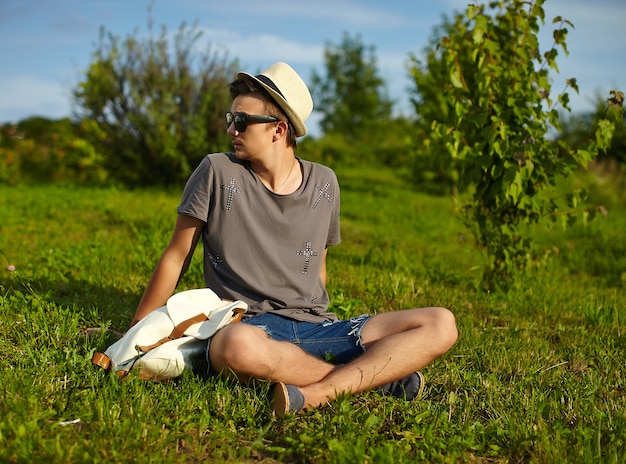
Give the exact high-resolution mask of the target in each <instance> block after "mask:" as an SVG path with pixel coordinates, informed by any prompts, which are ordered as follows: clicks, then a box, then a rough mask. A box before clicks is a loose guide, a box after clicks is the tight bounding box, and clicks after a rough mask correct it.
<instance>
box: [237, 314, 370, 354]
mask: <svg viewBox="0 0 626 464" xmlns="http://www.w3.org/2000/svg"><path fill="white" fill-rule="evenodd" d="M369 318H370V316H369V315H367V314H364V315H362V316H358V317H353V318H351V319H350V320H347V321H326V322H322V323H311V322H301V321H294V320H291V319H287V318H284V317H281V316H278V315H276V314H271V313H265V314H260V315H258V316H252V317H248V318H245V319H243V320H242V321H241V323H242V324H249V325H255V326H257V327H260V328H261V329H263V330H264V331H265V333H267V335H268V336H269V337H270V338H271V339H273V340H277V341H287V342H291V343H293V344H295V345H297V346H299V347H300V348H302V349H303V350H304V351H306V352H307V353H309V354H311V355H313V356H316V357H318V358H321V359H324V360H326V361H328V362H331V363H334V364H345V363H347V362H350V361H352V360H353V359H354V358H356V357H357V356H359V355H360V354H362V353H363V352H364V351H365V347H364V346H363V343H362V342H361V331H362V330H363V327H364V326H365V323H366V322H367V321H368V320H369Z"/></svg>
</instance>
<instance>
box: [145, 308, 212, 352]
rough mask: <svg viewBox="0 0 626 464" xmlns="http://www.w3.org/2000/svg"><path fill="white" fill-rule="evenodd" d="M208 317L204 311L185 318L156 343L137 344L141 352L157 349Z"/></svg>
mask: <svg viewBox="0 0 626 464" xmlns="http://www.w3.org/2000/svg"><path fill="white" fill-rule="evenodd" d="M207 319H209V317H208V316H207V315H206V314H204V313H200V314H196V315H195V316H193V317H190V318H189V319H186V320H184V321H183V322H181V323H180V324H178V325H177V326H176V327H174V330H172V333H171V334H169V335H168V336H167V337H163V338H162V339H161V340H159V341H158V342H156V343H153V344H152V345H137V348H138V349H139V350H140V351H141V352H143V353H147V352H148V351H150V350H153V349H155V348H156V347H157V346H161V345H162V344H163V343H167V342H170V341H172V340H176V339H178V338H180V337H182V336H183V335H184V334H185V331H186V330H187V329H188V328H189V327H191V326H192V325H194V324H197V323H199V322H204V321H206V320H207Z"/></svg>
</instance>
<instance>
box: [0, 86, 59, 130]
mask: <svg viewBox="0 0 626 464" xmlns="http://www.w3.org/2000/svg"><path fill="white" fill-rule="evenodd" d="M0 102H1V103H0V123H4V122H16V121H19V120H21V119H24V118H27V117H29V116H36V115H42V116H45V117H49V118H61V117H66V116H69V115H70V112H71V109H70V107H71V105H70V98H69V95H68V92H67V91H65V90H64V89H63V87H62V86H61V84H59V83H58V82H54V81H51V80H46V79H41V78H37V77H34V76H32V75H11V76H2V77H0Z"/></svg>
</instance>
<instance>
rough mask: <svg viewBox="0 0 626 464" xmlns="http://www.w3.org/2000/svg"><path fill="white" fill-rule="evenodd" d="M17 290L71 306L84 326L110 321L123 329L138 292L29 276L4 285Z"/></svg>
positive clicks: (117, 327) (136, 302)
mask: <svg viewBox="0 0 626 464" xmlns="http://www.w3.org/2000/svg"><path fill="white" fill-rule="evenodd" d="M7 287H8V288H12V289H13V290H15V291H18V292H21V293H34V294H35V295H36V296H37V297H38V298H39V299H41V300H42V301H45V302H48V303H53V304H55V305H57V306H65V307H73V308H76V310H78V311H81V312H82V318H83V320H84V323H85V324H86V327H87V326H100V325H102V324H105V323H107V322H109V321H110V323H111V328H112V329H114V330H118V331H125V330H126V328H128V324H129V323H130V320H131V318H132V317H133V315H134V313H135V309H136V307H137V304H138V303H139V299H140V298H141V293H140V292H133V291H130V290H124V289H120V288H116V287H112V286H103V285H99V284H95V283H94V282H90V281H87V280H82V279H74V278H71V277H70V278H69V279H65V280H63V281H56V280H49V279H42V278H39V279H32V280H29V281H28V282H15V283H13V284H11V285H8V286H7Z"/></svg>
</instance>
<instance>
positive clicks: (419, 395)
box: [411, 371, 426, 401]
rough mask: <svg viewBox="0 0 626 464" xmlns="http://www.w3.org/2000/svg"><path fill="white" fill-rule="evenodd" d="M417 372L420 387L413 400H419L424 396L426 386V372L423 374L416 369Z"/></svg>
mask: <svg viewBox="0 0 626 464" xmlns="http://www.w3.org/2000/svg"><path fill="white" fill-rule="evenodd" d="M415 373H416V374H417V376H418V377H419V379H420V387H419V389H418V390H417V394H416V395H415V398H413V399H412V400H411V401H417V400H419V399H421V398H422V396H423V395H424V389H425V388H426V379H424V374H422V373H421V372H420V371H416V372H415Z"/></svg>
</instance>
